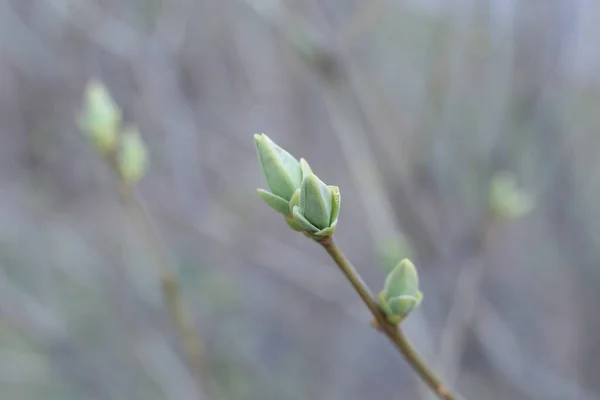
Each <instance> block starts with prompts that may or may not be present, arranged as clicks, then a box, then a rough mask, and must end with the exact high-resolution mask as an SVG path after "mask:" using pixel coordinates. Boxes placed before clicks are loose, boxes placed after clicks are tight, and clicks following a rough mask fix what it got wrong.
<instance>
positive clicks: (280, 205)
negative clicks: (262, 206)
mask: <svg viewBox="0 0 600 400" xmlns="http://www.w3.org/2000/svg"><path fill="white" fill-rule="evenodd" d="M256 191H257V192H258V195H259V196H260V198H261V199H263V200H264V201H265V202H266V203H267V204H268V205H270V206H271V208H272V209H274V210H275V211H277V212H280V213H282V214H287V213H289V209H290V205H289V202H288V201H287V200H285V199H282V198H281V197H279V196H275V195H274V194H273V193H271V192H267V191H266V190H264V189H256Z"/></svg>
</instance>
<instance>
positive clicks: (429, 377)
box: [320, 238, 456, 400]
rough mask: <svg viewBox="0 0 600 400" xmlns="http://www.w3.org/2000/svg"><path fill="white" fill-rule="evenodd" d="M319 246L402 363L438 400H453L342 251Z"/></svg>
mask: <svg viewBox="0 0 600 400" xmlns="http://www.w3.org/2000/svg"><path fill="white" fill-rule="evenodd" d="M320 243H321V245H322V246H323V247H324V248H325V250H326V251H327V253H329V255H330V256H331V258H332V259H333V261H335V263H336V264H337V266H338V267H339V268H340V270H341V271H342V272H343V273H344V275H346V278H348V280H349V281H350V283H351V284H352V286H353V287H354V289H355V290H356V292H357V293H358V294H359V296H360V297H361V299H362V300H363V302H364V303H365V305H366V306H367V307H368V308H369V310H370V311H371V313H372V314H373V317H374V318H375V322H376V324H375V326H376V327H377V328H378V329H379V330H380V331H381V332H383V333H385V335H386V336H387V337H388V338H389V339H390V340H391V341H392V343H394V345H395V346H396V348H397V349H398V351H400V353H402V355H403V356H404V358H405V359H406V361H408V363H409V364H410V366H411V367H412V368H413V370H415V372H416V373H417V374H418V375H419V376H420V377H421V379H422V380H423V381H424V382H425V383H426V384H427V386H429V388H430V389H431V390H432V391H433V392H434V393H435V394H436V395H437V396H438V397H439V398H440V399H442V400H456V397H455V396H454V395H452V394H451V393H450V392H449V390H448V389H447V387H446V385H445V384H444V383H443V382H442V380H441V379H440V378H438V377H437V375H436V374H435V373H434V372H433V371H432V370H431V368H429V366H428V365H427V363H426V361H425V360H424V359H423V357H422V356H421V355H420V354H419V353H418V352H417V351H416V350H415V349H414V348H413V347H412V345H411V344H410V342H409V341H408V339H407V338H406V336H405V335H404V333H403V332H402V330H401V329H400V328H399V327H398V326H397V325H394V324H392V323H390V322H389V321H388V320H387V318H386V316H385V314H384V313H383V311H382V310H381V309H380V308H379V305H378V304H377V302H376V301H375V298H374V297H373V294H372V293H371V291H370V290H369V288H368V286H367V285H366V284H365V282H364V281H363V280H362V278H361V277H360V274H359V273H358V272H357V271H356V269H354V267H353V266H352V263H350V261H349V260H348V259H347V258H346V256H345V255H344V253H343V252H342V250H341V249H340V248H339V247H338V245H337V244H336V243H335V242H334V241H333V239H332V238H328V240H326V241H321V242H320Z"/></svg>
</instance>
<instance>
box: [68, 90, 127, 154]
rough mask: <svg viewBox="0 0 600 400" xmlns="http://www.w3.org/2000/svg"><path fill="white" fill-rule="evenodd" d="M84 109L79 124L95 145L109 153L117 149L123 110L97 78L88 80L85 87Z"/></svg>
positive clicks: (100, 150) (104, 152)
mask: <svg viewBox="0 0 600 400" xmlns="http://www.w3.org/2000/svg"><path fill="white" fill-rule="evenodd" d="M83 103H84V104H83V110H82V113H81V115H80V117H79V121H78V122H79V126H80V129H81V130H82V131H84V132H85V133H86V134H87V135H88V136H89V138H90V140H91V141H92V143H93V145H94V147H95V148H96V149H97V150H98V151H99V152H100V153H101V154H102V155H107V154H110V153H112V152H114V151H115V150H116V147H117V143H118V131H119V125H120V123H121V110H120V109H119V107H118V106H117V105H116V103H115V102H114V100H113V99H112V97H111V96H110V93H109V92H108V90H107V89H106V87H105V86H104V85H103V84H102V83H101V82H99V81H97V80H91V81H89V82H88V84H87V85H86V88H85V95H84V101H83Z"/></svg>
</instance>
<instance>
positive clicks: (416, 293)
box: [379, 258, 423, 324]
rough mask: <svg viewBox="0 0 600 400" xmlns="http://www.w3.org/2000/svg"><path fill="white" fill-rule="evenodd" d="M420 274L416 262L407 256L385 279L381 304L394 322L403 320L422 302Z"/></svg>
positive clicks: (380, 295) (380, 299)
mask: <svg viewBox="0 0 600 400" xmlns="http://www.w3.org/2000/svg"><path fill="white" fill-rule="evenodd" d="M422 300H423V293H421V291H420V290H419V276H418V273H417V269H416V268H415V266H414V264H413V263H412V262H411V261H410V260H409V259H407V258H405V259H403V260H402V261H400V262H399V263H398V264H397V265H396V267H395V268H394V269H393V270H392V271H391V272H390V273H389V274H388V276H387V278H386V279H385V285H384V287H383V290H382V291H381V292H380V293H379V304H380V306H381V309H382V310H383V311H384V312H385V314H386V315H387V318H388V320H389V321H390V322H391V323H393V324H398V323H400V322H401V321H403V320H404V319H405V318H406V317H407V316H408V315H409V314H410V313H411V312H412V311H413V310H414V309H415V308H417V307H418V306H419V304H421V301H422Z"/></svg>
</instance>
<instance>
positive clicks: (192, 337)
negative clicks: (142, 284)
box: [119, 182, 211, 390]
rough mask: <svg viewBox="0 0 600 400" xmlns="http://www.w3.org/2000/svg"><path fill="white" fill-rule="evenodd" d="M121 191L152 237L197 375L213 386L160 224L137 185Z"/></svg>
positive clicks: (170, 306) (171, 311)
mask: <svg viewBox="0 0 600 400" xmlns="http://www.w3.org/2000/svg"><path fill="white" fill-rule="evenodd" d="M120 184H121V185H120V190H119V192H120V194H121V195H122V196H123V198H124V200H125V201H126V203H127V205H128V206H129V209H130V211H131V212H132V213H133V217H134V218H135V219H136V223H137V224H138V226H139V228H140V230H141V231H143V234H144V235H145V237H146V239H147V240H148V244H149V246H148V247H149V248H150V249H152V251H153V252H154V255H155V257H156V261H157V265H158V267H159V277H160V280H161V284H162V290H163V296H164V299H165V302H166V305H167V308H168V310H169V314H170V316H171V319H172V321H173V324H174V326H175V328H176V329H177V331H178V334H179V337H180V341H181V346H182V349H183V352H184V354H185V355H186V357H187V359H188V362H189V363H190V366H191V368H192V370H193V371H194V375H195V376H196V379H197V380H198V383H199V385H200V387H201V388H203V389H205V390H210V387H211V386H210V385H211V381H210V377H209V374H208V370H207V369H206V365H205V361H204V350H203V346H202V342H201V341H200V337H199V333H198V331H197V330H196V328H195V323H194V319H193V317H192V314H191V313H190V311H189V310H188V308H187V306H186V305H185V302H184V300H183V296H182V293H181V289H180V285H179V282H178V281H177V278H176V276H175V272H174V268H173V267H172V266H171V264H170V262H169V258H168V256H167V252H166V246H165V245H164V243H163V242H162V240H161V238H160V236H159V233H158V230H157V228H156V227H155V226H154V224H153V221H152V220H151V218H150V216H149V213H148V212H147V211H146V208H145V206H144V204H143V203H142V200H141V199H140V197H139V195H138V194H137V192H136V191H135V188H134V187H129V186H128V185H126V184H124V182H120Z"/></svg>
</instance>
